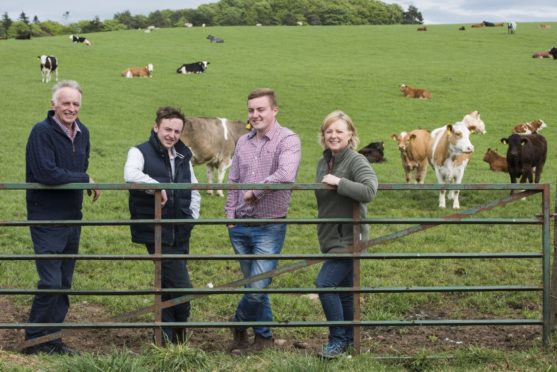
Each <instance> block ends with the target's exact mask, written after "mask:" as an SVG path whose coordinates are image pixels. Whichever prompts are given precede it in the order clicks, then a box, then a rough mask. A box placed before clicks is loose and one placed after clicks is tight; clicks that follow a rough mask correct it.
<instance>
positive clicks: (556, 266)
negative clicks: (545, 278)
mask: <svg viewBox="0 0 557 372" xmlns="http://www.w3.org/2000/svg"><path fill="white" fill-rule="evenodd" d="M553 213H554V216H557V191H556V192H555V206H554V209H553ZM544 217H545V216H544ZM553 231H557V218H554V219H553ZM556 258H557V234H555V233H553V269H552V271H551V310H550V323H549V324H550V325H549V327H550V330H553V329H555V321H556V320H557V319H556V317H557V260H556Z"/></svg>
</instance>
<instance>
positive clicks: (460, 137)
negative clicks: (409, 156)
mask: <svg viewBox="0 0 557 372" xmlns="http://www.w3.org/2000/svg"><path fill="white" fill-rule="evenodd" d="M475 130H476V128H475V127H474V126H467V125H466V124H465V123H464V122H462V121H459V122H456V123H454V124H447V125H445V126H444V127H441V128H437V129H435V130H434V131H432V132H431V152H430V153H429V154H428V155H429V163H430V164H431V166H432V167H433V169H434V170H435V176H436V177H437V182H438V183H440V184H460V183H461V182H462V177H463V176H464V170H465V169H466V166H467V165H468V161H469V160H470V156H471V154H472V153H473V152H474V145H472V143H471V142H470V133H471V131H472V132H473V131H475ZM459 194H460V190H450V191H449V199H452V200H453V209H459V208H460V202H459V200H458V196H459ZM445 207H446V204H445V190H441V191H439V208H445Z"/></svg>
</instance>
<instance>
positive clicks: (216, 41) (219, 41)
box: [207, 35, 224, 43]
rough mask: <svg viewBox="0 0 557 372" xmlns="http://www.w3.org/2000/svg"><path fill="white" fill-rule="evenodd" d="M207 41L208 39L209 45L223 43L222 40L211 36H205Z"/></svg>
mask: <svg viewBox="0 0 557 372" xmlns="http://www.w3.org/2000/svg"><path fill="white" fill-rule="evenodd" d="M207 39H209V41H210V42H211V43H224V39H223V38H220V37H217V36H213V35H209V36H207Z"/></svg>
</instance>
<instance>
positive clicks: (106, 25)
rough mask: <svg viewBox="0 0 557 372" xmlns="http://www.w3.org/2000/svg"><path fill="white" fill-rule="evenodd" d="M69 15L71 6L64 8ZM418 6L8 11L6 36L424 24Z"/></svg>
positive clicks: (315, 1) (305, 0)
mask: <svg viewBox="0 0 557 372" xmlns="http://www.w3.org/2000/svg"><path fill="white" fill-rule="evenodd" d="M62 17H63V18H64V19H68V18H69V12H67V11H66V12H64V13H63V14H62ZM422 23H423V17H422V14H421V13H420V12H419V11H418V9H417V8H416V7H415V6H413V5H410V6H409V7H408V10H407V11H404V10H403V9H402V8H401V7H400V5H398V4H385V3H383V2H382V1H378V0H220V1H219V2H217V3H211V4H203V5H200V6H198V7H197V8H196V9H179V10H170V9H165V10H157V11H154V12H151V13H149V15H147V16H145V15H132V14H131V13H130V11H129V10H126V11H123V12H119V13H116V14H114V16H113V18H112V19H106V20H104V21H101V20H100V19H99V17H98V16H97V17H95V18H94V19H93V20H81V21H78V22H75V23H70V24H67V25H63V24H61V23H58V22H55V21H51V20H47V21H43V22H41V21H40V20H39V19H38V18H37V16H34V18H33V19H32V20H30V19H29V17H28V16H27V15H26V14H25V12H21V14H20V16H19V18H18V19H17V20H15V21H13V20H11V19H10V17H9V16H8V13H7V12H5V13H4V14H3V16H2V17H1V18H0V38H4V39H6V38H18V39H28V38H31V37H40V36H54V35H64V34H72V33H90V32H102V31H116V30H127V29H138V28H146V27H148V26H155V27H160V28H167V27H184V25H186V24H191V25H193V26H201V25H207V26H253V25H257V24H260V25H264V26H276V25H283V26H294V25H315V26H317V25H323V26H332V25H381V24H422Z"/></svg>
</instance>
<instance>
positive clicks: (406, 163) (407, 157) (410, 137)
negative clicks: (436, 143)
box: [391, 129, 431, 183]
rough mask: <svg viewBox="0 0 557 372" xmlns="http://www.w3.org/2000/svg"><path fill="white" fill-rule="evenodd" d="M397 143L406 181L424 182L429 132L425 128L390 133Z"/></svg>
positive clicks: (429, 140)
mask: <svg viewBox="0 0 557 372" xmlns="http://www.w3.org/2000/svg"><path fill="white" fill-rule="evenodd" d="M391 138H392V139H393V140H394V141H395V142H397V143H398V149H399V151H400V159H401V161H402V168H403V169H404V174H405V177H406V183H410V182H413V181H415V182H416V183H424V181H425V176H426V173H427V164H428V151H429V147H430V142H431V134H430V133H429V131H427V130H425V129H414V130H413V131H411V132H400V133H399V134H393V135H391Z"/></svg>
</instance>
